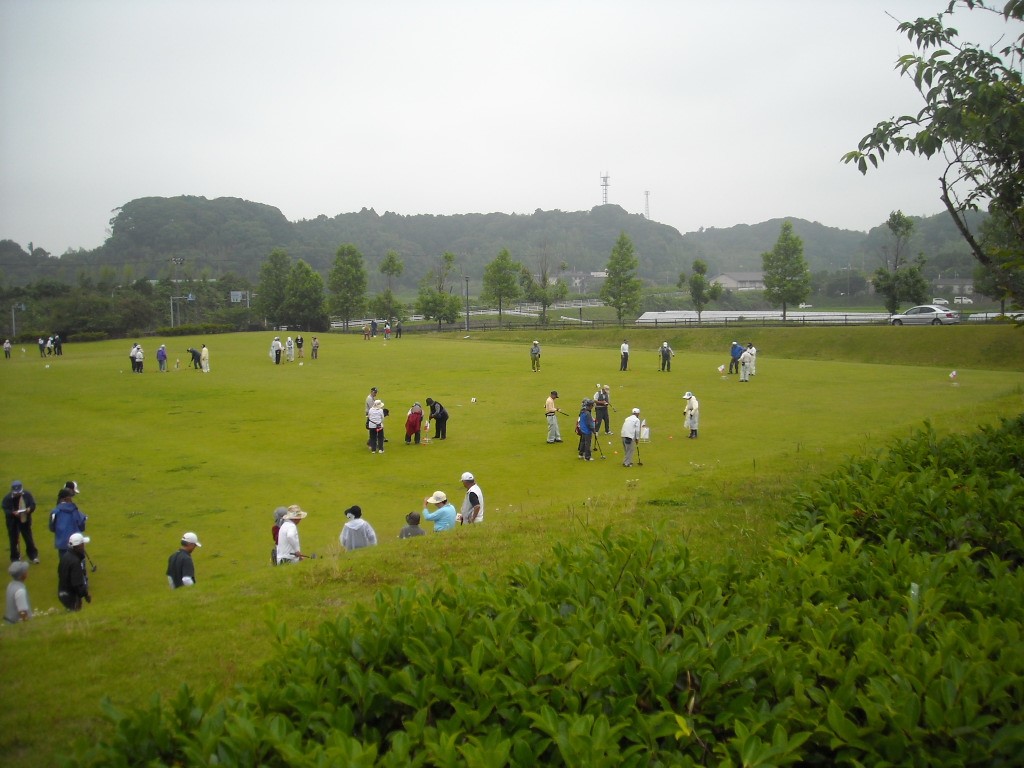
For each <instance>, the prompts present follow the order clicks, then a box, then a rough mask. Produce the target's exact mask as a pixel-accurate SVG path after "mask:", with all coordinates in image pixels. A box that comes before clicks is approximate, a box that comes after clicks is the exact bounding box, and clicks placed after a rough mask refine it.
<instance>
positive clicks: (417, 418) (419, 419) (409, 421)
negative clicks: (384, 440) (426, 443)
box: [405, 403, 423, 445]
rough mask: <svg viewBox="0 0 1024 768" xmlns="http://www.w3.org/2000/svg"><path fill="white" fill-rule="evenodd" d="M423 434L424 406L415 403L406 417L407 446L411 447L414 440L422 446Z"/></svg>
mask: <svg viewBox="0 0 1024 768" xmlns="http://www.w3.org/2000/svg"><path fill="white" fill-rule="evenodd" d="M422 432H423V406H422V405H420V404H419V403H413V404H412V408H410V409H409V412H408V413H407V414H406V415H405V444H406V445H410V444H411V443H412V440H413V438H414V437H415V438H416V445H419V444H420V434H421V433H422Z"/></svg>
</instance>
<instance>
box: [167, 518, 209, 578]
mask: <svg viewBox="0 0 1024 768" xmlns="http://www.w3.org/2000/svg"><path fill="white" fill-rule="evenodd" d="M201 546H203V545H202V544H200V543H199V537H198V536H196V535H195V534H194V533H192V531H189V532H188V533H185V534H183V535H182V537H181V547H180V548H179V549H178V550H177V551H176V552H175V553H174V554H173V555H171V556H170V557H169V558H167V583H168V584H169V585H170V587H171V589H177V588H178V587H191V586H194V585H195V583H196V566H195V564H194V563H193V562H192V550H194V549H195V548H196V547H201Z"/></svg>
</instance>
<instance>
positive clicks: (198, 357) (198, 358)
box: [185, 347, 203, 371]
mask: <svg viewBox="0 0 1024 768" xmlns="http://www.w3.org/2000/svg"><path fill="white" fill-rule="evenodd" d="M185 351H186V352H188V354H189V357H191V358H192V370H193V371H198V370H199V367H200V366H201V365H202V362H203V361H202V354H201V353H200V351H199V350H198V349H196V348H195V347H189V348H188V349H187V350H185Z"/></svg>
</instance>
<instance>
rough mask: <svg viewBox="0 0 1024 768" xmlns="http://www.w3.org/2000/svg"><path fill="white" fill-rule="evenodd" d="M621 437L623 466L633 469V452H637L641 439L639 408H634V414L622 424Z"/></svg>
mask: <svg viewBox="0 0 1024 768" xmlns="http://www.w3.org/2000/svg"><path fill="white" fill-rule="evenodd" d="M619 437H621V438H622V454H623V458H622V466H624V467H631V466H633V452H634V451H635V450H636V443H637V441H638V440H639V439H640V409H639V408H634V409H633V411H632V413H630V414H629V416H627V417H626V420H625V421H624V422H622V429H621V430H619Z"/></svg>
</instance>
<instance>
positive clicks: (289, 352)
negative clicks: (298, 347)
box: [284, 336, 295, 363]
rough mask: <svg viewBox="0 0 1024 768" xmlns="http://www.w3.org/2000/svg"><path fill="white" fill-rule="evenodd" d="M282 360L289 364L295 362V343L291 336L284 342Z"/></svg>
mask: <svg viewBox="0 0 1024 768" xmlns="http://www.w3.org/2000/svg"><path fill="white" fill-rule="evenodd" d="M284 359H285V361H286V362H289V363H293V362H295V342H294V341H292V337H291V336H289V337H288V338H287V339H285V340H284Z"/></svg>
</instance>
